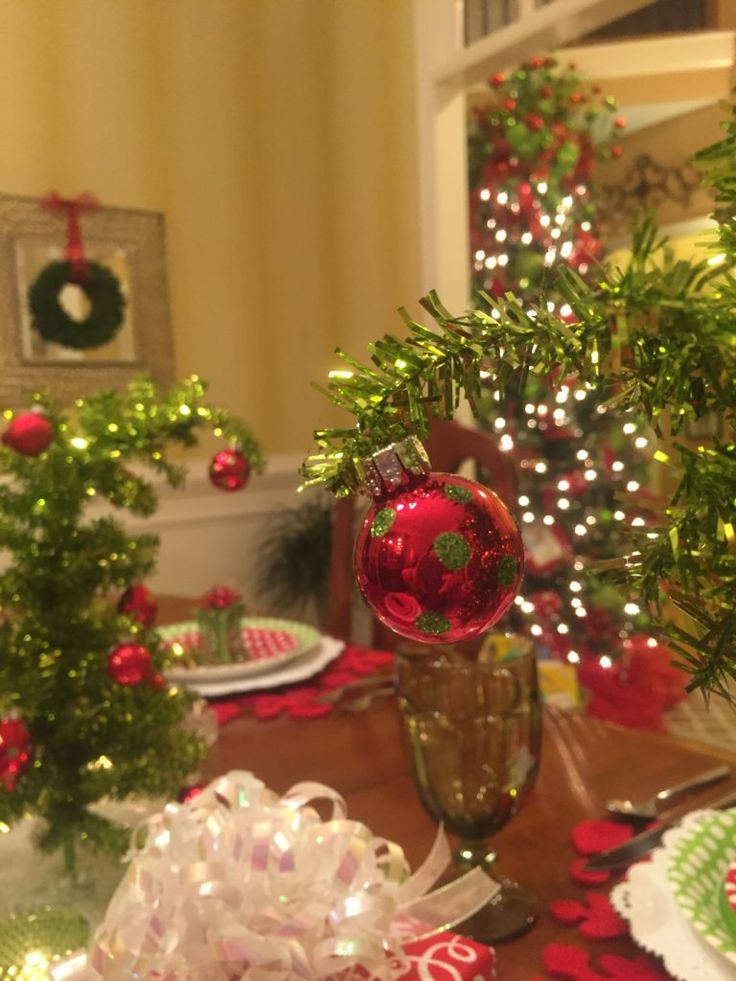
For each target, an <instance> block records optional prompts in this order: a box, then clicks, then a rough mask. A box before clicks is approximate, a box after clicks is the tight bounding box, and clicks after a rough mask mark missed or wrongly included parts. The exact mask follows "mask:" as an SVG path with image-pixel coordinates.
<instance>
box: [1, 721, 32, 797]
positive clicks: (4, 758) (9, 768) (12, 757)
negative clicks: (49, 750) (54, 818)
mask: <svg viewBox="0 0 736 981" xmlns="http://www.w3.org/2000/svg"><path fill="white" fill-rule="evenodd" d="M30 762H31V734H30V733H29V731H28V730H27V729H26V726H25V723H24V722H23V720H22V719H0V783H2V785H3V787H5V789H6V790H15V787H16V785H17V783H18V780H19V779H20V777H21V776H22V774H23V771H24V770H26V769H27V767H28V766H29V764H30Z"/></svg>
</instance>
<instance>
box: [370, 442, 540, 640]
mask: <svg viewBox="0 0 736 981" xmlns="http://www.w3.org/2000/svg"><path fill="white" fill-rule="evenodd" d="M366 484H367V485H368V488H369V490H370V491H371V493H372V494H373V496H374V498H375V500H374V503H373V505H372V507H371V508H370V509H369V511H368V514H367V515H366V517H365V520H364V522H363V525H362V527H361V529H360V531H359V532H358V537H357V540H356V543H355V555H354V561H355V573H356V579H357V582H358V586H359V588H360V591H361V592H362V594H363V597H364V598H365V600H366V602H367V603H368V605H369V606H370V607H371V609H372V610H373V612H374V613H375V614H376V616H377V617H378V618H379V619H380V620H381V621H382V622H383V623H385V624H386V625H387V626H388V627H390V628H391V629H392V630H394V631H396V633H398V634H401V635H402V636H404V637H409V638H411V639H412V640H419V641H424V642H425V643H435V644H445V643H451V642H454V641H459V640H462V639H463V638H466V637H473V636H475V635H477V634H479V633H481V632H482V631H484V630H486V629H487V628H489V627H490V626H491V625H492V624H494V623H495V622H496V621H497V620H498V619H499V618H500V617H501V616H502V615H503V614H504V613H505V611H506V610H507V609H508V607H509V605H510V604H511V602H512V601H513V598H514V596H515V595H516V592H517V590H518V588H519V583H520V581H521V574H522V569H523V556H524V552H523V546H522V542H521V536H520V534H519V530H518V528H517V527H516V523H515V522H514V519H513V518H512V517H511V514H510V513H509V511H508V510H507V508H506V506H505V505H504V504H503V503H502V502H501V500H500V499H499V498H498V497H496V495H495V494H494V493H493V492H492V491H491V490H489V489H488V488H487V487H483V486H482V485H481V484H478V483H476V482H475V481H472V480H467V479H465V478H464V477H460V476H457V475H456V474H446V473H430V472H429V461H428V460H427V456H426V454H425V453H424V449H423V447H422V445H421V443H419V442H418V440H416V439H414V438H410V439H406V440H403V441H402V442H401V443H398V444H395V445H394V446H392V447H390V448H389V449H388V450H384V451H382V452H380V453H378V454H376V455H375V456H374V457H373V459H372V461H370V462H369V463H368V464H367V465H366Z"/></svg>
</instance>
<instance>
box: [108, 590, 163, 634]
mask: <svg viewBox="0 0 736 981" xmlns="http://www.w3.org/2000/svg"><path fill="white" fill-rule="evenodd" d="M118 613H124V614H125V615H126V616H129V617H130V618H131V620H135V621H136V623H139V624H140V625H141V626H142V627H152V626H153V625H154V623H155V622H156V614H157V613H158V603H157V602H156V597H155V596H154V595H153V593H152V592H151V590H150V589H149V588H148V587H147V586H144V585H143V583H133V584H132V585H130V586H128V588H127V589H126V590H125V592H124V593H123V595H122V596H121V597H120V602H119V603H118Z"/></svg>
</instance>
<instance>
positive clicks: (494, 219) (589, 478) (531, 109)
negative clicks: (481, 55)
mask: <svg viewBox="0 0 736 981" xmlns="http://www.w3.org/2000/svg"><path fill="white" fill-rule="evenodd" d="M623 126H624V120H623V119H622V118H621V117H620V116H616V105H615V102H614V101H613V99H611V98H610V97H603V96H602V95H601V93H600V90H599V88H598V87H597V86H591V85H590V84H588V83H586V82H584V80H583V79H582V78H580V76H579V75H578V74H577V73H576V72H575V70H574V67H573V66H568V67H567V68H561V67H560V65H559V64H558V63H557V61H556V60H555V59H554V58H536V59H533V60H532V61H531V62H529V63H528V64H526V65H523V66H522V67H521V68H519V69H517V70H516V71H513V72H511V73H510V74H508V75H506V74H503V73H499V74H496V75H494V76H493V77H492V78H491V79H490V80H489V84H488V94H487V98H485V99H484V100H483V102H482V105H480V106H478V107H476V108H475V110H474V113H473V116H472V121H471V127H470V135H469V160H470V214H471V247H472V250H473V256H472V270H473V285H474V287H475V288H476V289H477V290H481V291H485V292H487V293H488V294H489V295H491V296H493V297H499V296H502V295H503V294H504V293H505V292H506V291H507V290H511V291H512V292H513V293H514V294H515V295H516V296H518V297H520V298H522V299H528V300H529V301H533V300H535V299H538V298H539V296H540V295H542V294H544V295H545V297H546V306H547V312H548V313H549V314H552V315H557V316H559V318H560V320H561V321H563V322H564V321H566V320H570V319H574V318H573V311H572V308H571V306H570V305H569V304H568V303H566V302H565V301H564V298H563V297H562V296H561V295H560V294H559V292H557V291H556V290H555V289H554V285H553V284H554V278H555V275H556V273H557V270H558V268H559V267H561V266H566V267H567V268H572V269H575V270H577V272H578V273H579V274H580V275H581V276H582V277H583V278H586V279H591V278H595V275H596V274H597V272H598V268H599V266H600V261H601V259H602V258H603V253H604V233H603V229H602V222H601V215H600V207H599V201H598V197H597V194H596V186H595V180H596V169H597V165H598V164H599V163H600V162H602V161H605V160H607V159H610V158H611V157H612V156H618V154H619V153H620V147H618V146H617V145H615V144H614V142H613V141H614V138H615V135H616V132H617V130H620V129H621V128H623ZM476 295H477V296H478V303H479V305H480V306H481V308H482V307H483V306H484V305H485V301H484V300H483V295H484V293H483V292H481V293H479V294H476ZM526 371H527V366H522V367H521V368H520V369H519V372H518V373H517V378H516V379H515V380H511V381H510V384H508V385H507V387H506V397H505V399H504V401H503V403H501V402H500V401H499V398H500V396H499V393H498V392H497V391H490V392H489V394H488V396H487V398H486V400H485V406H486V407H485V411H484V413H483V422H484V424H485V425H488V426H489V427H491V428H492V429H493V430H494V431H495V432H496V433H497V435H498V437H499V439H500V445H501V447H502V449H504V450H505V451H507V452H509V453H510V454H511V456H512V458H513V460H514V463H515V465H516V468H517V471H518V474H519V486H520V491H521V494H520V497H519V508H520V511H519V515H520V519H521V522H522V530H523V536H524V543H525V551H526V557H527V558H526V575H525V580H524V590H523V594H522V595H519V596H518V597H517V598H516V606H515V609H514V611H513V615H512V616H511V622H512V623H513V625H514V626H515V627H516V628H517V629H519V630H521V631H522V632H526V633H528V634H531V635H532V636H533V637H534V638H535V641H536V642H537V645H538V648H539V649H540V650H542V651H546V652H547V653H548V654H550V655H552V656H557V657H559V658H562V659H564V660H567V661H568V662H570V663H573V664H580V665H581V668H580V671H581V674H582V676H583V678H584V680H587V681H588V683H589V684H590V683H592V684H595V683H596V672H597V669H599V668H600V667H603V668H604V669H608V668H610V667H611V666H612V665H613V663H614V662H615V661H616V660H617V659H619V658H620V655H621V654H622V652H624V651H625V649H626V647H630V646H631V644H632V643H635V644H641V643H649V642H650V639H649V638H648V637H647V636H639V635H637V631H640V630H641V628H642V627H644V626H645V625H646V623H647V622H648V617H647V616H646V614H645V611H643V610H642V608H641V607H640V605H639V604H637V603H635V602H633V601H628V602H627V600H626V598H625V597H623V596H622V595H621V593H620V592H619V591H618V590H616V589H614V588H613V587H611V586H610V585H606V584H605V583H604V582H602V581H601V580H600V578H599V577H597V576H595V575H593V574H590V575H587V576H583V575H582V574H581V573H582V571H583V570H584V569H586V568H587V567H589V566H591V564H595V563H597V562H599V561H600V560H601V559H609V558H612V557H614V556H616V555H619V554H620V551H621V548H622V547H623V543H624V541H625V532H626V529H627V527H628V526H630V525H633V526H634V527H638V526H640V525H643V524H644V523H645V518H644V516H643V515H642V513H641V512H640V511H638V510H636V509H632V508H629V507H624V506H622V504H621V503H620V501H618V500H617V495H618V494H619V493H620V492H622V491H628V492H633V491H638V490H639V489H640V487H641V485H642V483H643V482H644V481H645V470H646V468H645V466H644V464H643V459H642V456H641V453H640V452H639V450H641V449H644V447H646V445H647V444H648V442H649V438H648V436H647V435H646V434H644V432H643V431H642V427H641V424H640V423H639V422H638V421H637V420H635V419H634V418H632V417H623V418H621V417H618V416H617V415H616V414H615V413H614V412H611V411H606V409H605V407H603V406H601V405H600V404H596V403H595V400H594V399H592V398H591V397H590V386H587V387H586V386H585V385H583V384H582V383H578V381H577V379H576V378H575V377H574V376H568V377H565V376H561V375H560V374H559V372H553V373H552V374H551V375H549V376H544V375H539V374H533V373H532V374H531V375H528V376H527V377H526V378H524V377H522V376H523V375H524V374H525V372H526ZM527 374H528V373H527ZM522 390H523V395H520V394H518V393H520V392H521V391H522ZM632 635H635V640H634V641H631V640H630V639H629V638H630V637H631V636H632ZM652 643H654V642H653V641H652ZM624 644H626V647H625V646H624ZM624 663H625V662H624ZM591 668H592V669H593V673H592V674H591V670H590V669H591Z"/></svg>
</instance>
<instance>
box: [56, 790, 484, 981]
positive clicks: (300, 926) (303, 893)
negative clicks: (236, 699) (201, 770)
mask: <svg viewBox="0 0 736 981" xmlns="http://www.w3.org/2000/svg"><path fill="white" fill-rule="evenodd" d="M320 800H321V801H323V802H326V804H327V806H328V808H329V809H330V811H331V813H330V815H329V817H328V819H327V820H322V818H321V817H320V815H319V813H318V811H317V810H316V809H315V807H314V804H315V802H317V801H320ZM133 842H134V845H133V847H132V848H131V852H130V855H129V857H130V860H131V861H130V865H129V868H128V871H127V873H126V875H125V877H124V879H123V881H122V882H121V883H120V885H119V887H118V889H117V891H116V892H115V895H114V896H113V898H112V900H111V902H110V905H109V907H108V910H107V913H106V915H105V919H104V921H103V923H102V924H101V925H100V927H99V928H98V929H97V930H96V932H95V935H94V938H93V941H92V944H91V947H90V951H89V954H88V956H87V958H86V960H84V959H83V958H82V957H80V955H75V957H73V958H69V959H67V960H66V961H64V962H63V963H60V964H57V965H56V966H55V967H54V968H53V969H52V971H51V977H52V979H53V981H81V979H85V981H130V978H133V977H137V978H142V979H143V978H144V979H146V981H220V979H222V981H232V979H241V978H247V979H248V981H288V979H316V978H328V977H331V976H340V975H342V974H343V973H344V972H348V973H349V972H350V971H351V970H352V969H354V968H356V967H358V966H360V968H361V969H362V970H363V971H367V972H369V973H370V975H371V977H373V978H375V979H380V981H389V979H391V978H394V977H397V976H398V975H400V974H401V973H402V971H403V969H404V968H405V966H406V965H405V964H404V962H403V961H402V957H401V946H402V943H404V942H405V941H406V939H407V937H406V929H407V928H406V924H407V923H415V924H421V926H416V927H414V929H415V931H416V932H415V935H414V938H413V939H419V936H420V935H421V937H426V936H428V935H431V934H434V933H438V932H440V931H442V930H446V929H449V928H450V927H452V926H454V925H455V924H456V923H459V922H460V921H461V920H464V919H466V918H467V917H468V916H471V915H472V914H473V913H475V912H477V910H478V909H480V908H481V907H482V906H483V905H485V903H487V902H488V901H489V900H490V899H491V898H492V897H493V896H494V895H495V894H496V892H497V891H498V888H499V887H498V885H497V884H496V883H495V882H493V880H492V879H490V878H489V877H488V876H487V875H486V874H485V873H484V872H482V871H480V870H479V869H475V870H473V871H471V872H469V873H467V874H466V875H465V876H463V877H462V878H461V879H458V880H455V881H454V882H452V883H450V884H448V885H446V886H443V887H442V888H440V889H437V890H435V891H434V892H430V890H431V889H432V887H433V886H434V884H435V882H436V881H437V879H438V878H439V876H440V874H441V873H442V871H443V870H444V868H445V867H446V865H447V863H448V861H449V857H450V855H449V847H448V845H447V841H446V839H445V836H444V834H443V833H442V831H440V833H439V834H438V836H437V838H436V839H435V842H434V845H433V846H432V849H431V850H430V853H429V855H428V856H427V858H426V859H425V861H424V862H423V863H422V865H421V866H420V867H419V868H418V869H417V870H416V872H414V874H413V875H409V870H408V866H407V863H406V859H405V858H404V853H403V851H402V849H401V848H400V847H399V846H398V845H397V844H395V843H394V842H390V841H387V840H386V839H384V838H378V837H375V836H374V835H373V833H372V832H371V831H370V829H369V828H367V827H366V825H364V824H361V823H360V822H358V821H352V820H350V819H348V817H347V808H346V805H345V801H344V800H343V799H342V797H341V796H340V795H339V794H338V793H336V792H335V791H334V790H332V789H331V788H329V787H326V786H324V785H323V784H319V783H311V782H309V783H300V784H297V785H296V786H294V787H292V788H291V790H289V791H288V793H286V794H285V795H284V796H283V797H281V798H279V797H277V796H276V795H275V794H273V793H272V792H271V791H269V790H268V789H267V788H266V787H265V785H264V784H263V783H262V782H261V781H260V780H258V779H257V778H256V777H254V776H253V774H251V773H247V772H244V771H233V772H231V773H229V774H228V775H227V776H225V777H221V778H219V779H217V780H215V781H213V782H212V783H211V784H210V785H209V786H208V787H207V788H206V789H205V790H203V791H202V793H201V794H199V795H197V796H196V797H195V798H193V799H192V800H191V801H189V802H187V803H184V804H168V805H167V806H166V808H165V809H164V810H163V811H162V812H161V813H160V814H158V815H156V816H154V817H153V818H151V819H149V820H148V821H147V822H146V823H145V824H144V825H143V826H142V827H141V828H139V829H138V831H137V832H136V833H134V835H133ZM75 958H76V960H75ZM363 976H365V975H363Z"/></svg>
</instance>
